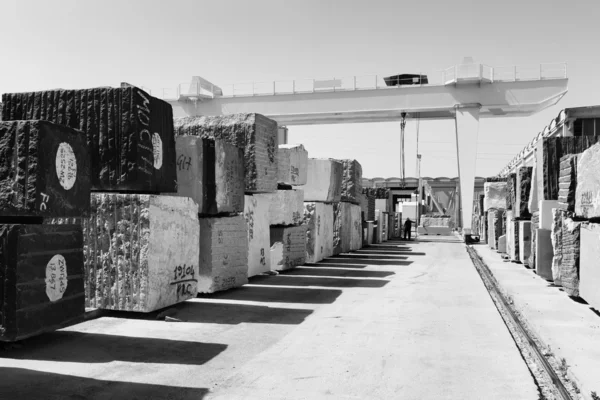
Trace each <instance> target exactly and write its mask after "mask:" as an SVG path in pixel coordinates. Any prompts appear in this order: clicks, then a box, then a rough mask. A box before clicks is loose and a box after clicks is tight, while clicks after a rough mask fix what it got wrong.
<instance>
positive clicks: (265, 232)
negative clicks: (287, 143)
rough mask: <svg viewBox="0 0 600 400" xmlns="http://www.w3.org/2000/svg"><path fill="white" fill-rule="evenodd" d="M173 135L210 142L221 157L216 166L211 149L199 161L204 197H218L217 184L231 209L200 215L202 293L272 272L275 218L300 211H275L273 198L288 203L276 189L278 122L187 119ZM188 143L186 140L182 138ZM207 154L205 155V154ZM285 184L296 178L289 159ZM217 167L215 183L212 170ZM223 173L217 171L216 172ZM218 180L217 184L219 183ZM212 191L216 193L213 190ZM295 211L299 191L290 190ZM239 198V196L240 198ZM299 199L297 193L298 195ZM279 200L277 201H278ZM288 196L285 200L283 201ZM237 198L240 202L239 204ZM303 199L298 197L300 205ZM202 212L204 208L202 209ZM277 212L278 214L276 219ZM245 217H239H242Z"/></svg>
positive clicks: (239, 117) (248, 117)
mask: <svg viewBox="0 0 600 400" xmlns="http://www.w3.org/2000/svg"><path fill="white" fill-rule="evenodd" d="M174 125H175V134H176V135H177V136H178V140H179V137H189V136H192V137H197V138H198V140H201V141H202V143H209V145H210V143H213V142H214V144H215V148H216V149H221V151H223V152H224V153H225V152H226V153H227V155H225V154H224V153H223V156H221V157H220V159H223V160H229V162H219V157H218V153H219V151H215V157H214V159H213V158H212V153H211V152H210V151H209V152H208V156H207V157H206V159H205V160H204V161H202V163H203V164H204V165H206V166H207V167H208V169H207V170H206V172H205V173H204V177H208V178H207V179H206V182H207V183H206V184H205V185H204V187H205V188H206V189H205V190H204V193H205V194H204V195H203V198H204V199H206V198H207V195H208V196H212V192H213V190H216V191H217V193H218V187H219V185H222V186H225V187H226V188H228V190H223V191H222V193H224V194H225V195H224V197H223V200H222V202H225V201H226V200H225V199H229V202H230V203H232V204H234V205H235V207H229V208H224V207H221V208H219V204H218V203H219V202H218V201H217V206H216V207H212V208H210V209H209V211H208V212H204V213H203V214H201V217H200V275H201V279H200V280H199V285H200V288H199V289H200V292H202V293H212V292H214V291H219V290H227V289H230V288H233V287H237V286H241V285H243V284H245V283H247V279H248V276H253V275H256V274H260V273H263V272H267V271H269V270H270V269H271V264H272V262H273V260H272V257H271V256H272V254H271V250H270V249H271V233H270V226H271V222H272V218H273V219H281V220H282V221H283V220H287V219H290V218H294V219H296V220H298V219H299V218H300V216H299V211H298V210H296V212H295V213H291V212H288V211H290V210H289V209H282V208H274V207H273V203H274V198H280V199H281V198H284V197H285V199H286V200H287V197H289V196H290V195H289V194H280V193H279V192H278V191H277V181H278V178H279V172H278V163H279V159H278V153H279V152H278V149H277V123H276V122H275V121H273V120H271V119H269V118H267V117H265V116H263V115H260V114H253V113H251V114H232V115H224V116H209V117H185V118H178V119H176V120H175V123H174ZM186 140H189V139H186ZM204 154H206V153H204ZM287 162H288V164H287V168H286V170H287V172H288V174H287V175H286V174H284V173H282V176H283V177H285V178H284V179H286V180H292V176H293V179H299V175H298V174H299V172H298V171H295V170H292V168H291V163H290V159H289V158H288V159H287ZM213 166H214V169H215V174H214V177H215V181H212V179H210V178H211V177H212V172H211V169H212V168H213ZM219 170H220V171H221V172H220V173H217V171H219ZM217 179H220V180H221V182H218V181H217ZM213 188H214V189H213ZM292 194H293V195H296V196H292V198H294V199H296V201H295V203H294V204H295V205H296V208H298V201H297V197H298V193H296V191H292ZM242 195H243V198H242V197H241V196H242ZM300 195H301V193H300ZM277 196H279V197H277ZM286 196H287V197H286ZM237 199H239V200H237ZM301 202H302V200H301V199H300V204H301ZM204 211H206V209H205V210H204ZM275 211H278V213H277V214H276V215H274V213H275ZM242 213H243V214H242Z"/></svg>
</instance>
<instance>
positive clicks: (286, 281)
mask: <svg viewBox="0 0 600 400" xmlns="http://www.w3.org/2000/svg"><path fill="white" fill-rule="evenodd" d="M261 278H263V279H260V280H256V281H255V282H254V283H257V284H261V285H273V286H328V287H343V288H352V287H357V288H358V287H362V288H380V287H383V286H385V285H387V283H388V282H389V281H387V280H383V279H354V278H329V277H309V276H294V275H286V274H285V272H284V273H283V274H282V275H277V276H266V277H261Z"/></svg>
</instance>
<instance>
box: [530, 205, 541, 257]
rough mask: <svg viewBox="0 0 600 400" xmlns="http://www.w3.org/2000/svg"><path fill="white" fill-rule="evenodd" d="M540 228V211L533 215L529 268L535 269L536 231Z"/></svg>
mask: <svg viewBox="0 0 600 400" xmlns="http://www.w3.org/2000/svg"><path fill="white" fill-rule="evenodd" d="M539 226H540V213H539V211H536V212H534V213H533V214H531V246H530V251H529V260H527V265H528V266H529V268H533V269H535V249H536V247H535V246H536V240H537V237H536V231H537V229H538V228H539Z"/></svg>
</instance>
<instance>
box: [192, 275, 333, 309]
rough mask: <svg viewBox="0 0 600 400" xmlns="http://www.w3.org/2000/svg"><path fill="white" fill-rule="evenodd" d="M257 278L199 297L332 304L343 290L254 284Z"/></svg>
mask: <svg viewBox="0 0 600 400" xmlns="http://www.w3.org/2000/svg"><path fill="white" fill-rule="evenodd" d="M256 278H258V277H252V278H250V279H249V282H250V283H249V284H247V285H244V286H242V287H239V288H236V289H231V290H227V291H224V292H217V293H212V294H201V295H199V296H198V297H200V298H211V299H222V300H243V301H264V302H272V303H310V304H331V303H333V302H334V301H335V299H337V298H338V296H339V295H340V294H342V291H341V290H339V289H320V288H310V289H308V288H285V287H275V286H254V285H252V284H253V283H254V282H255V281H256ZM257 283H258V282H257Z"/></svg>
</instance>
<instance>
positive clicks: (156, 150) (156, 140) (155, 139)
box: [152, 132, 163, 169]
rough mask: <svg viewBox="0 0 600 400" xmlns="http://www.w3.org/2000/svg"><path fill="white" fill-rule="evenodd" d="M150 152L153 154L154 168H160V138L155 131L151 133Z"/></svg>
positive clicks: (161, 158) (161, 159) (161, 153)
mask: <svg viewBox="0 0 600 400" xmlns="http://www.w3.org/2000/svg"><path fill="white" fill-rule="evenodd" d="M152 152H153V154H154V168H156V169H160V167H162V163H163V148H162V139H161V138H160V135H159V134H158V133H156V132H154V134H153V135H152Z"/></svg>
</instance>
